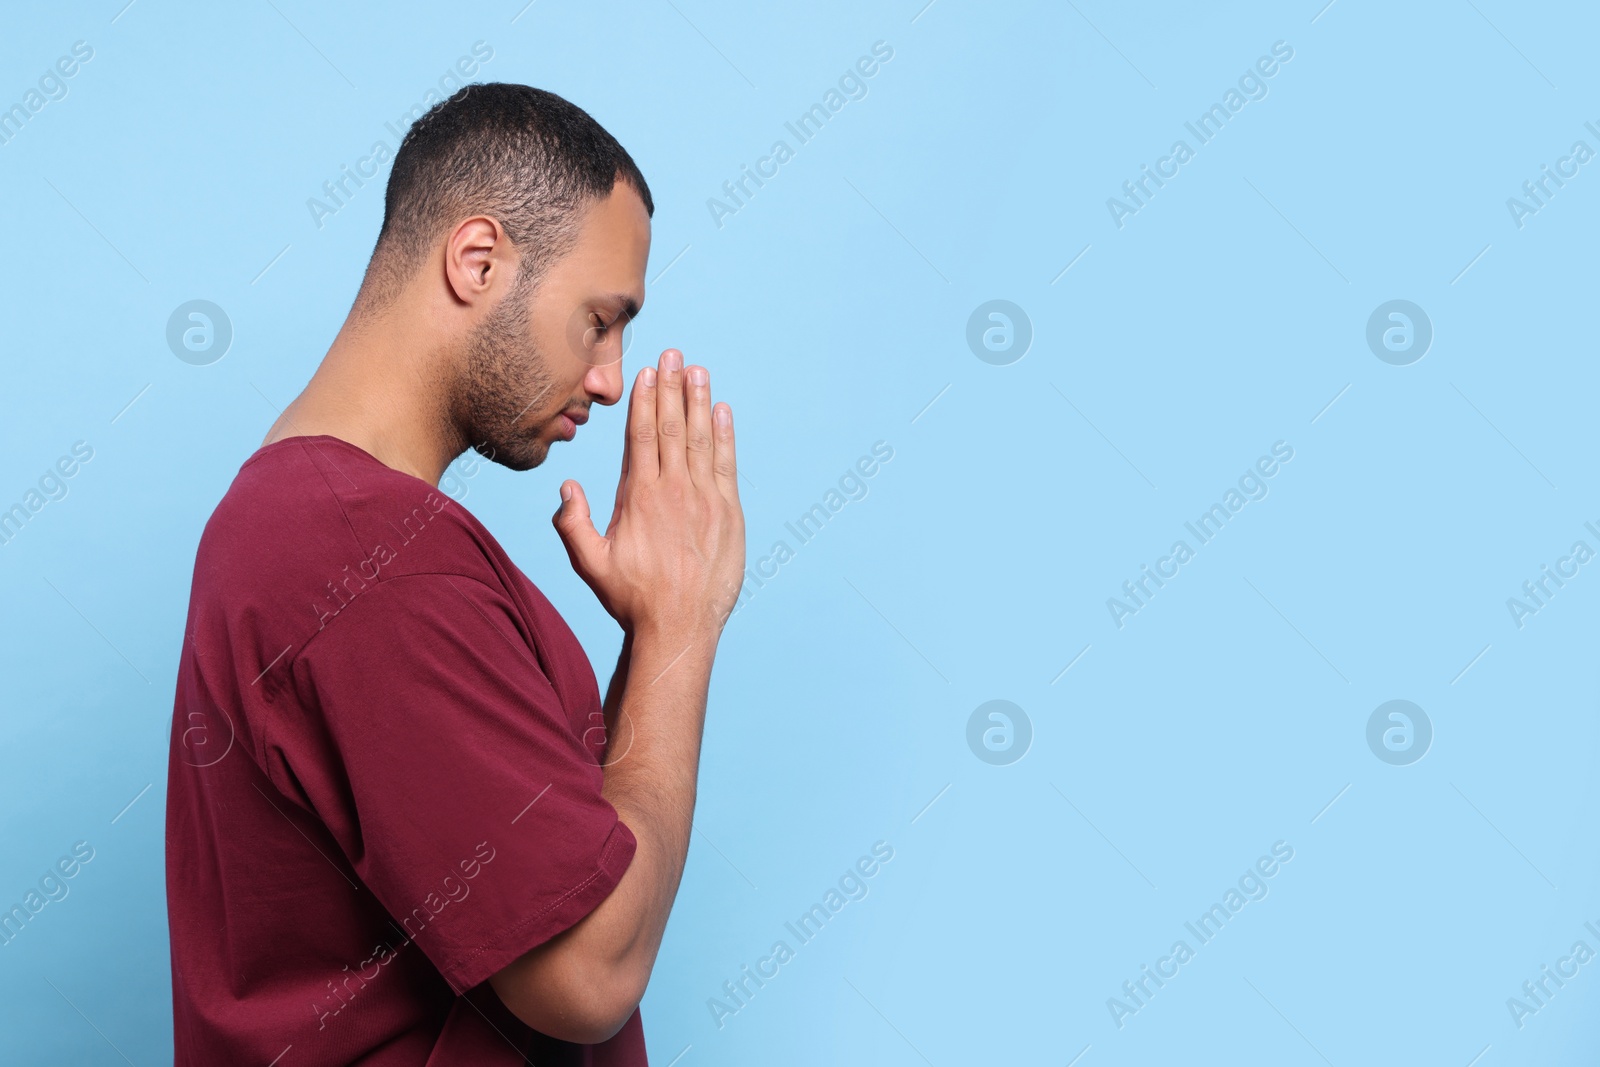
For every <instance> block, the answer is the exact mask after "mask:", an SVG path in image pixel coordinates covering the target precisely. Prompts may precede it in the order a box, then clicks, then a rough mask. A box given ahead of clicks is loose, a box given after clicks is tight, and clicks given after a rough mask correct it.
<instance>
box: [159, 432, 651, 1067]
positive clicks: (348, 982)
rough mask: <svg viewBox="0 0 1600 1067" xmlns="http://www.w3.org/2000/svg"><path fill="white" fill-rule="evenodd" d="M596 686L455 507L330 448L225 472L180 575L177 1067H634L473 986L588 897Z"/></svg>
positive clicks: (516, 576) (623, 849) (307, 442)
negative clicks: (220, 493)
mask: <svg viewBox="0 0 1600 1067" xmlns="http://www.w3.org/2000/svg"><path fill="white" fill-rule="evenodd" d="M604 746H605V730H604V720H603V716H602V711H601V701H600V693H599V687H598V686H597V685H596V681H595V675H594V669H593V667H591V666H590V664H589V661H588V659H587V658H586V657H585V656H584V653H583V649H582V646H581V645H580V644H579V643H578V640H577V638H576V637H575V636H574V635H573V633H572V631H571V629H569V628H568V626H567V625H566V623H565V622H564V621H563V620H562V619H561V616H560V615H559V614H557V613H556V610H555V609H554V608H553V607H552V606H551V605H550V602H549V601H548V600H546V599H545V597H544V596H543V594H541V593H540V592H539V590H538V589H537V588H535V587H534V585H533V583H531V582H530V581H528V579H527V578H526V577H524V576H523V574H522V572H521V571H519V570H518V569H517V567H516V565H515V564H513V563H512V562H511V560H510V559H508V558H507V557H506V554H505V552H504V551H503V550H502V549H501V548H500V546H499V545H498V544H497V543H496V542H495V539H494V538H493V537H491V536H490V535H489V532H488V531H487V530H486V529H484V527H483V526H482V525H481V524H479V522H478V521H477V520H476V519H475V518H473V517H472V515H471V514H470V513H468V512H467V510H466V509H465V508H463V507H462V506H461V505H460V504H459V503H457V502H455V501H453V500H451V499H450V498H449V497H447V496H445V495H443V494H441V493H440V492H439V491H438V490H436V489H435V488H434V487H433V486H431V485H429V484H428V483H426V482H424V481H422V480H421V479H418V478H414V477H412V476H411V475H409V474H404V473H402V472H400V471H396V470H393V469H391V468H389V467H386V466H384V465H383V464H382V463H380V462H379V461H378V460H376V459H374V458H373V457H372V456H371V455H369V454H367V453H366V452H365V451H363V450H362V449H360V448H357V447H356V446H355V445H352V444H349V443H348V442H345V441H341V440H339V439H337V438H333V437H326V436H317V437H294V438H287V439H285V440H281V441H277V442H274V443H273V444H270V445H267V446H266V447H264V448H262V449H260V450H259V451H257V452H256V453H255V454H254V455H253V456H251V457H250V458H249V459H248V460H246V461H245V463H244V465H243V466H242V467H241V468H240V470H239V473H238V475H237V476H236V477H235V478H234V481H233V485H232V486H231V487H230V488H229V490H228V493H227V495H226V496H225V497H224V498H223V499H222V502H221V503H220V504H218V505H217V509H216V511H215V512H214V513H213V514H212V516H211V520H210V522H208V523H207V524H206V528H205V533H204V534H203V535H202V537H201V539H200V548H199V552H198V555H197V558H196V560H195V568H194V581H193V587H192V590H191V593H190V600H189V617H188V632H187V637H186V640H185V641H184V643H183V653H182V656H181V659H180V662H179V667H178V687H177V699H176V702H175V708H174V714H173V726H172V743H171V753H170V759H169V773H168V779H167V840H166V849H167V913H168V914H167V917H168V922H169V925H170V928H171V936H172V1001H173V1022H174V1030H175V1046H176V1062H177V1064H178V1067H184V1065H189V1064H195V1065H205V1067H212V1065H215V1064H222V1063H255V1064H260V1065H262V1067H265V1065H267V1064H274V1063H275V1064H276V1065H277V1067H305V1065H313V1064H364V1065H373V1067H376V1065H385V1067H388V1065H393V1067H425V1065H426V1067H453V1065H457V1064H462V1065H465V1064H472V1065H474V1067H489V1065H495V1064H521V1063H523V1062H524V1061H525V1060H526V1061H531V1062H532V1063H535V1064H538V1065H539V1067H552V1065H568V1064H574V1065H575V1064H587V1065H593V1067H633V1065H636V1064H644V1063H645V1062H646V1060H645V1050H644V1035H643V1031H642V1029H641V1025H640V1021H639V1013H638V1012H634V1014H633V1017H632V1018H631V1019H629V1020H628V1023H627V1025H626V1026H624V1027H623V1028H622V1030H621V1031H620V1032H619V1033H618V1034H617V1035H616V1036H615V1037H613V1038H612V1039H611V1040H609V1041H607V1042H605V1043H604V1044H601V1045H590V1046H584V1045H573V1044H568V1043H566V1042H561V1041H556V1040H554V1039H552V1038H549V1037H546V1036H544V1035H542V1034H539V1033H536V1032H535V1031H533V1030H531V1029H529V1028H528V1027H527V1026H525V1025H523V1024H522V1023H521V1022H520V1021H519V1020H518V1019H517V1018H516V1017H515V1016H514V1015H512V1014H511V1012H510V1011H509V1010H507V1009H506V1007H505V1006H504V1005H503V1004H502V1003H501V1001H500V999H499V997H497V996H496V995H495V993H494V990H493V989H492V988H491V987H490V986H489V985H488V984H487V979H488V978H489V976H490V975H492V974H494V973H495V972H496V971H498V970H500V969H501V968H502V967H504V966H506V965H507V964H508V963H510V962H512V961H513V960H515V959H516V958H517V957H518V956H520V955H522V954H523V953H524V952H526V951H528V950H529V949H531V948H533V947H534V946H535V945H539V944H541V943H543V942H545V941H547V940H549V939H550V938H551V937H553V936H554V935H556V934H558V933H560V932H561V931H562V930H565V929H567V928H568V927H570V926H572V925H573V924H574V923H576V922H577V921H578V920H580V919H582V918H583V917H584V916H585V915H587V914H588V913H589V912H590V911H591V910H592V909H593V908H594V907H595V905H597V904H598V903H599V902H600V901H602V900H603V899H605V897H606V895H607V894H609V893H610V892H611V891H612V889H613V888H615V887H616V884H617V882H618V880H619V879H620V878H621V877H622V874H623V872H624V871H625V870H626V869H627V867H628V864H629V862H630V861H631V860H632V858H633V852H634V846H635V840H634V836H633V834H632V832H631V831H630V830H629V829H628V827H627V826H626V825H624V824H623V823H622V822H621V821H619V819H618V817H617V812H616V809H614V808H613V807H612V806H611V805H610V804H609V803H607V802H606V800H605V799H604V798H603V797H602V796H601V792H600V787H601V776H602V772H601V767H600V760H601V758H602V756H603V754H604Z"/></svg>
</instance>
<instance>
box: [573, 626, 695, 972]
mask: <svg viewBox="0 0 1600 1067" xmlns="http://www.w3.org/2000/svg"><path fill="white" fill-rule="evenodd" d="M716 640H717V639H716V635H715V634H703V635H701V636H699V637H693V636H688V635H683V634H676V635H674V634H645V635H641V636H639V637H634V636H632V635H630V636H629V637H627V638H625V639H624V647H625V649H627V650H628V652H629V653H630V654H629V656H628V662H627V667H626V678H625V680H624V681H623V683H622V684H621V685H620V686H618V685H617V684H616V682H615V679H613V689H614V690H620V691H619V692H618V693H617V701H616V709H615V713H614V723H613V724H612V725H611V729H610V731H609V733H608V743H607V749H606V753H607V754H606V769H605V782H604V785H603V786H602V788H601V793H602V795H603V796H604V797H605V798H606V800H608V801H609V802H610V803H611V805H612V806H613V807H614V808H616V809H617V814H618V815H619V816H620V817H621V819H622V821H623V823H625V824H626V825H627V827H628V828H629V830H631V831H632V832H633V835H634V839H635V841H636V847H635V850H634V856H633V861H632V862H631V863H630V864H629V866H628V870H627V872H626V873H625V874H624V875H623V878H622V880H621V881H620V882H619V883H618V885H617V888H616V889H615V890H613V891H612V893H611V896H610V897H608V898H607V899H606V901H605V902H604V903H603V904H602V905H601V906H600V908H597V909H596V911H597V913H598V912H599V911H600V910H601V909H602V908H608V907H609V906H610V905H612V904H615V905H616V909H615V913H614V914H613V915H608V916H606V917H605V919H604V920H603V923H604V926H605V927H606V929H607V933H608V934H609V935H610V936H608V937H607V939H606V940H607V942H608V944H607V946H606V948H607V949H608V950H609V951H607V953H606V956H607V957H608V958H609V959H610V961H611V964H612V966H614V967H615V968H616V969H617V970H618V972H619V973H622V974H625V975H632V976H634V977H635V978H636V980H637V981H638V982H639V985H640V990H641V992H642V990H643V982H644V980H646V979H647V978H648V975H649V972H650V968H651V967H652V966H653V965H654V963H655V957H656V952H657V950H658V949H659V948H660V945H661V936H662V933H663V932H664V931H665V929H666V924H667V915H668V913H669V912H670V911H671V909H672V901H673V899H674V897H676V895H677V892H678V884H679V881H680V880H681V878H682V876H683V866H684V860H685V857H686V855H687V853H688V850H689V835H690V832H691V829H692V822H693V816H694V804H695V794H696V780H697V777H698V774H699V766H700V740H701V735H702V732H703V728H704V724H705V707H706V694H707V689H708V687H709V684H710V678H711V664H712V659H713V657H714V655H715V653H716ZM620 673H622V671H621V670H619V674H620ZM611 717H613V716H608V718H611Z"/></svg>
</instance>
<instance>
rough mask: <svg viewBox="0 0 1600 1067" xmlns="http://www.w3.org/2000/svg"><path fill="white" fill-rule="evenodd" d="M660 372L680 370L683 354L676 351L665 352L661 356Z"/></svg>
mask: <svg viewBox="0 0 1600 1067" xmlns="http://www.w3.org/2000/svg"><path fill="white" fill-rule="evenodd" d="M661 369H662V370H682V369H683V353H682V352H679V351H677V350H675V349H674V350H673V351H670V352H666V353H664V354H663V355H662V356H661Z"/></svg>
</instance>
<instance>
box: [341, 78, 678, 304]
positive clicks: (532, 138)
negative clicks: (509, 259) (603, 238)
mask: <svg viewBox="0 0 1600 1067" xmlns="http://www.w3.org/2000/svg"><path fill="white" fill-rule="evenodd" d="M619 181H622V182H626V183H627V184H628V185H630V186H632V187H633V189H634V191H635V192H637V193H638V194H639V198H640V199H641V200H643V201H644V209H645V212H646V213H647V214H649V215H651V216H653V215H654V214H655V203H654V201H652V200H651V198H650V187H649V186H648V185H647V184H646V183H645V180H644V175H643V174H641V173H639V168H638V166H637V165H635V164H634V162H633V157H632V156H630V155H628V153H627V150H626V149H624V148H623V147H622V145H621V144H619V143H618V142H617V139H616V138H615V137H613V136H611V134H609V133H607V132H606V129H605V127H603V126H601V125H600V124H599V123H598V122H596V121H595V120H594V118H593V117H591V116H590V115H589V113H588V112H587V111H584V110H583V109H582V108H580V107H578V106H577V105H576V104H574V103H572V102H571V101H568V100H565V99H563V98H562V97H559V96H557V95H556V94H555V93H551V92H547V91H545V90H543V89H536V88H534V87H533V86H531V85H516V84H511V83H507V82H488V83H482V82H476V83H473V84H471V85H467V86H464V87H463V88H461V89H460V90H458V91H457V92H456V93H455V94H454V95H452V96H451V97H450V98H449V99H447V100H443V101H440V102H439V103H437V104H435V105H434V106H433V107H432V108H431V109H430V110H429V111H428V112H427V113H426V114H424V115H423V116H422V117H421V118H419V119H417V120H416V122H414V123H412V125H411V128H410V129H409V130H407V131H406V135H405V139H404V140H402V141H401V142H400V148H399V150H398V151H397V152H396V153H395V157H394V165H393V167H392V168H391V169H390V171H389V183H388V187H387V190H386V191H385V193H384V203H383V226H382V228H381V229H380V230H379V231H378V241H377V246H376V247H375V248H374V249H373V253H372V264H371V265H369V267H368V276H369V277H368V282H372V283H375V286H374V287H375V290H376V291H374V292H371V293H369V294H368V296H370V297H371V298H372V299H373V300H374V301H375V302H376V303H377V304H379V305H382V304H385V303H387V302H388V299H389V298H390V297H392V296H393V295H395V294H397V293H398V292H399V290H400V289H401V288H402V287H403V286H404V285H405V283H406V281H407V280H408V279H409V278H410V277H411V276H412V275H413V274H414V273H415V272H416V270H417V268H418V267H419V266H420V265H421V262H422V260H423V259H424V258H425V257H426V255H427V253H428V251H429V250H430V249H431V248H432V247H433V244H434V242H435V241H437V240H438V239H439V237H440V236H442V235H443V233H444V232H445V230H446V228H447V227H449V226H451V225H453V224H454V223H456V222H458V221H459V220H461V219H463V218H466V217H469V216H471V215H475V214H483V215H488V216H490V217H492V218H494V219H496V220H498V221H499V223H500V225H501V226H503V227H504V228H505V232H506V236H508V237H509V238H510V239H511V243H512V244H513V245H515V246H516V247H517V249H518V251H519V253H520V254H521V256H522V266H521V271H520V274H519V277H518V284H517V288H518V289H519V290H522V289H524V288H525V287H526V286H528V285H530V284H534V283H536V282H537V280H538V278H539V277H540V276H542V275H543V273H544V271H545V270H546V269H548V267H549V266H550V264H551V263H552V262H554V261H555V260H556V259H558V258H560V257H561V256H562V255H563V254H564V253H566V252H567V251H568V250H569V249H570V247H571V244H572V241H573V240H574V239H575V237H576V235H577V213H578V211H579V210H580V209H581V208H582V207H583V206H584V204H585V202H586V201H588V200H590V199H594V198H600V197H604V196H606V195H607V194H609V193H610V192H611V190H612V188H613V187H614V186H615V185H616V183H617V182H619ZM374 275H376V277H374ZM363 288H367V283H363Z"/></svg>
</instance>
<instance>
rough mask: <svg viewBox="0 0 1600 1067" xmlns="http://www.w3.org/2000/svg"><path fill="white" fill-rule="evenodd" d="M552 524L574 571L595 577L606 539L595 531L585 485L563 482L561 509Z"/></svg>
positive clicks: (581, 574) (552, 517) (559, 508)
mask: <svg viewBox="0 0 1600 1067" xmlns="http://www.w3.org/2000/svg"><path fill="white" fill-rule="evenodd" d="M550 522H551V523H552V524H553V525H554V526H555V528H556V533H558V534H559V535H560V536H561V543H562V544H564V545H566V547H567V556H568V558H570V559H571V560H572V569H573V570H575V571H577V572H578V574H579V575H580V576H581V577H584V578H587V577H588V576H589V575H590V574H593V573H594V571H595V569H596V568H597V567H598V565H599V563H600V558H601V554H602V553H603V552H604V551H605V538H603V537H601V536H600V534H599V531H597V530H596V529H595V528H594V519H593V518H591V517H590V515H589V498H588V497H586V496H584V494H583V486H581V485H579V484H578V483H577V482H575V481H572V480H571V479H568V480H567V481H564V482H562V483H561V506H560V507H558V508H557V509H556V513H555V514H554V515H552V516H550Z"/></svg>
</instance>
